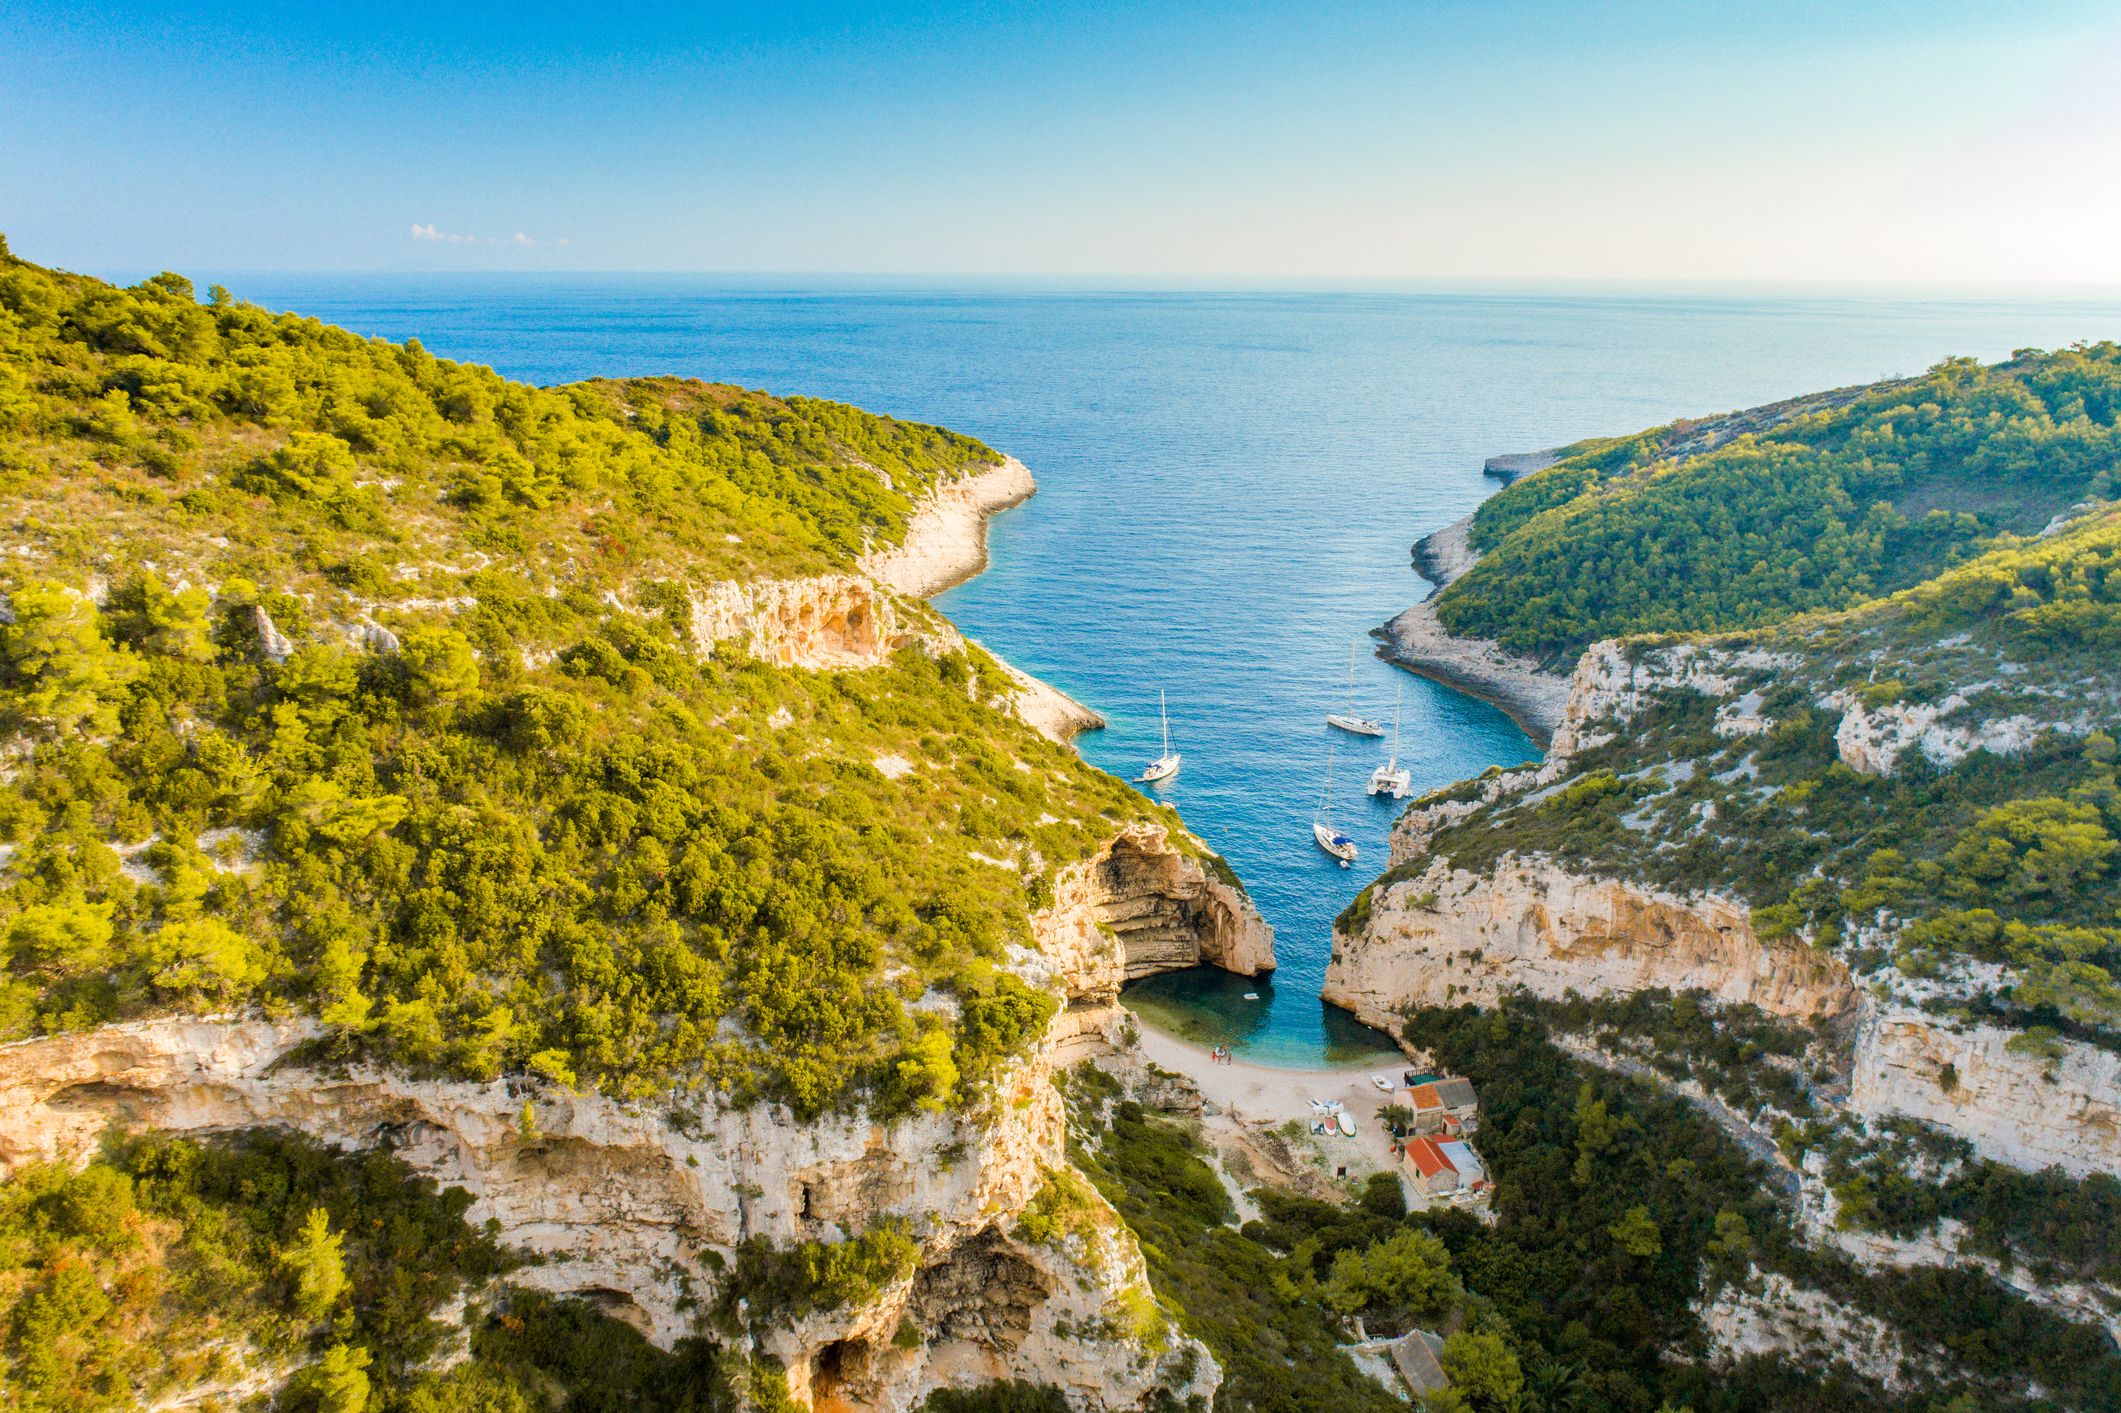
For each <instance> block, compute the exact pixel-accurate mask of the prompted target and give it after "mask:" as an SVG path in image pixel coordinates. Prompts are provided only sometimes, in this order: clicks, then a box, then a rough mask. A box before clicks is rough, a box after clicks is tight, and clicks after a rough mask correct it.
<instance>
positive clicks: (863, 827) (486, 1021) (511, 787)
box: [0, 259, 1196, 1117]
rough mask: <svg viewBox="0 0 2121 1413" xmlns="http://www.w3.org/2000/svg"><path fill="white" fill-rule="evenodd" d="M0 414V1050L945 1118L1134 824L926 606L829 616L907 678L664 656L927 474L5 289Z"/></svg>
mask: <svg viewBox="0 0 2121 1413" xmlns="http://www.w3.org/2000/svg"><path fill="white" fill-rule="evenodd" d="M0 367H4V368H6V369H8V370H10V373H11V377H12V381H11V383H10V384H9V386H10V387H11V388H13V389H14V390H15V391H14V393H13V394H12V396H13V401H11V402H9V403H8V406H9V408H10V409H11V410H10V412H9V414H8V416H9V419H10V420H9V422H8V425H7V426H6V428H5V429H4V432H0V452H4V458H0V512H4V514H5V515H6V516H7V518H8V521H9V523H10V525H11V526H13V527H14V533H13V536H12V539H13V542H14V543H16V544H17V545H18V546H19V547H20V549H21V553H20V554H17V555H12V556H10V557H9V558H8V560H7V564H6V567H5V569H4V572H0V589H4V590H5V592H6V594H7V596H8V602H9V604H10V606H11V607H12V610H13V621H12V622H11V623H9V624H7V625H5V627H4V628H0V734H6V735H8V736H9V737H10V739H11V741H12V743H13V747H14V748H15V749H17V750H18V751H19V756H18V764H17V768H15V769H14V770H13V772H12V773H11V776H10V779H9V781H8V782H7V783H5V784H4V785H0V842H5V843H8V844H11V845H14V846H15V847H16V849H17V850H18V852H16V854H15V856H14V859H13V866H12V867H11V868H10V869H9V870H8V871H7V873H6V875H5V877H4V878H0V1040H8V1039H15V1038H19V1037H22V1036H25V1035H33V1034H39V1033H46V1032H51V1031H55V1030H62V1029H67V1028H75V1027H82V1026H88V1025H94V1024H97V1023H100V1022H103V1021H108V1020H113V1019H118V1018H122V1017H126V1016H131V1015H137V1014H140V1013H143V1012H147V1011H153V1010H165V1009H172V1008H189V1009H199V1010H214V1011H225V1010H229V1009H233V1008H239V1007H242V1006H244V1005H266V1006H270V1007H275V1008H278V1007H284V1006H295V1007H301V1008H305V1009H308V1010H311V1011H313V1012H314V1013H315V1014H317V1015H318V1016H320V1017H321V1018H322V1019H323V1020H325V1021H326V1022H327V1024H328V1025H329V1026H330V1028H331V1032H332V1035H331V1040H330V1042H329V1044H328V1045H327V1046H326V1047H325V1050H326V1052H327V1053H329V1054H332V1055H337V1056H342V1057H350V1056H353V1055H356V1054H365V1055H369V1056H373V1057H375V1058H379V1059H384V1060H388V1061H390V1062H393V1063H396V1064H398V1065H400V1066H403V1067H406V1068H409V1069H412V1070H415V1071H421V1072H440V1073H449V1074H454V1075H462V1076H469V1077H474V1078H482V1079H484V1078H492V1077H494V1076H497V1075H500V1074H503V1073H527V1074H534V1075H538V1076H540V1077H542V1078H544V1079H547V1080H550V1081H552V1082H555V1083H559V1084H568V1085H582V1086H591V1087H597V1088H602V1089H606V1090H610V1091H613V1092H617V1093H620V1094H624V1095H628V1096H643V1095H647V1094H651V1093H655V1092H657V1091H660V1090H664V1089H668V1088H672V1087H687V1088H693V1089H697V1090H699V1091H701V1092H702V1093H703V1094H706V1095H710V1096H714V1097H717V1098H720V1099H725V1100H727V1101H729V1102H735V1103H745V1102H750V1101H753V1100H756V1099H759V1098H772V1099H776V1100H779V1101H782V1102H785V1103H786V1104H788V1105H789V1106H791V1107H792V1108H793V1109H795V1110H796V1111H798V1112H799V1113H801V1114H804V1115H809V1114H813V1113H816V1112H818V1111H819V1110H821V1109H824V1108H827V1107H831V1106H849V1105H855V1104H866V1105H867V1106H869V1107H870V1108H871V1109H872V1110H873V1111H874V1112H876V1113H878V1114H879V1115H880V1116H885V1117H889V1116H892V1115H896V1114H898V1113H902V1112H905V1111H907V1110H910V1109H913V1108H916V1107H929V1108H941V1107H955V1106H963V1105H968V1104H972V1103H975V1102H976V1101H977V1100H978V1099H979V1097H980V1095H981V1094H982V1093H983V1092H984V1091H985V1088H986V1085H987V1082H988V1081H989V1080H990V1079H991V1078H992V1076H993V1075H994V1074H995V1072H996V1071H997V1069H998V1068H999V1067H1000V1066H1002V1065H1003V1064H1004V1063H1005V1062H1006V1061H1007V1060H1008V1058H1009V1057H1010V1056H1012V1055H1014V1054H1017V1053H1020V1052H1021V1050H1022V1049H1023V1047H1024V1046H1025V1045H1026V1044H1028V1043H1029V1042H1030V1041H1031V1040H1032V1039H1034V1038H1035V1037H1036V1036H1037V1035H1038V1034H1039V1033H1040V1032H1041V1031H1042V1029H1043V1027H1044V1025H1045V1023H1046V1021H1047V1020H1048V1019H1049V1018H1050V1017H1051V1015H1052V1013H1053V1010H1054V1008H1055V1006H1056V1004H1057V1003H1056V1001H1055V1000H1054V998H1053V997H1051V996H1049V995H1047V994H1045V993H1043V992H1041V991H1039V990H1037V989H1035V988H1033V987H1029V986H1027V985H1025V984H1024V983H1023V982H1021V981H1020V980H1018V979H1017V978H1016V977H1015V976H1013V975H1010V974H1009V973H1008V971H1007V970H1006V967H1005V966H1004V965H1003V963H1004V962H1005V961H1006V958H1007V955H1008V949H1009V947H1010V946H1011V944H1014V943H1020V942H1024V941H1026V940H1027V938H1028V928H1027V923H1026V917H1027V913H1028V912H1029V910H1030V909H1031V908H1033V907H1034V906H1037V905H1038V904H1040V903H1042V902H1044V901H1049V900H1050V897H1051V892H1052V884H1053V878H1054V875H1055V873H1056V872H1057V870H1058V869H1060V868H1061V867H1063V866H1065V865H1067V864H1069V863H1071V862H1074V861H1077V860H1079V859H1081V858H1083V857H1085V856H1086V855H1087V854H1089V853H1090V852H1091V851H1093V850H1094V849H1095V848H1096V847H1098V846H1099V845H1100V844H1101V843H1102V842H1103V841H1104V840H1106V839H1107V838H1109V837H1110V835H1111V833H1112V831H1113V828H1114V826H1115V824H1117V823H1121V822H1125V821H1130V820H1142V819H1159V820H1161V821H1163V822H1165V823H1167V824H1171V825H1174V826H1175V824H1176V819H1175V816H1173V815H1172V814H1171V813H1170V812H1169V811H1168V810H1162V809H1159V808H1158V807H1155V806H1153V805H1151V804H1149V803H1147V802H1146V801H1143V800H1142V799H1141V798H1140V797H1139V796H1138V795H1137V794H1135V793H1134V792H1133V791H1130V790H1128V789H1126V788H1125V787H1124V786H1122V785H1120V784H1119V783H1118V782H1116V781H1113V780H1111V779H1110V778H1109V777H1106V776H1103V775H1101V774H1100V773H1098V772H1096V771H1093V770H1091V769H1090V768H1089V767H1088V766H1086V765H1084V764H1083V763H1082V762H1081V761H1080V760H1079V759H1078V758H1076V757H1075V755H1074V754H1073V753H1072V752H1070V751H1067V750H1065V749H1063V748H1061V747H1058V746H1055V745H1054V744H1053V743H1051V742H1049V741H1046V740H1044V739H1043V738H1041V737H1039V736H1038V735H1036V734H1035V733H1034V732H1032V731H1031V730H1030V729H1029V728H1027V727H1025V726H1024V725H1023V724H1022V723H1021V722H1019V721H1017V720H1015V719H1014V718H1013V717H1012V716H1010V715H1008V714H1007V713H1006V712H1004V711H1003V710H1000V709H999V706H1000V702H1001V697H1002V695H1003V694H1004V693H1006V692H1008V691H1010V690H1013V689H1012V688H1011V687H1010V685H1009V682H1008V678H1007V677H1006V675H1005V674H1004V672H1003V671H1002V669H1001V668H1000V666H999V665H998V664H997V663H995V662H994V660H993V659H992V658H989V657H988V656H987V655H986V654H984V653H982V652H980V651H979V650H978V649H977V648H976V647H971V646H966V647H964V648H962V649H956V648H954V647H953V646H952V639H951V638H950V637H949V635H948V632H947V628H946V626H945V625H943V624H941V623H940V621H939V620H937V619H935V618H934V616H933V614H932V613H931V612H930V611H929V610H928V609H926V608H925V607H924V606H922V605H918V604H913V603H896V604H894V605H877V606H875V607H874V608H873V609H868V610H864V609H862V608H861V607H860V606H859V605H856V606H855V607H853V608H851V609H849V610H848V612H849V614H850V615H852V620H850V622H849V624H848V625H847V628H846V631H847V632H848V633H849V634H850V635H854V636H856V637H859V635H860V633H861V632H862V631H864V630H865V628H874V627H875V626H876V625H875V624H874V623H867V622H866V621H853V620H859V619H860V616H861V614H862V613H864V612H868V613H871V614H872V615H881V614H884V613H887V612H888V613H892V614H895V615H897V616H898V617H899V618H900V619H901V620H903V622H904V624H905V626H906V630H907V634H908V635H909V636H911V635H914V634H923V633H932V635H933V636H932V640H931V641H929V642H926V643H910V644H909V645H907V646H905V647H903V648H902V649H901V650H900V651H899V652H898V653H897V655H896V657H894V658H892V659H891V660H889V661H888V662H885V663H883V664H882V665H879V666H874V667H871V668H867V669H865V670H848V671H841V672H816V671H804V670H798V669H794V668H786V667H777V666H771V665H769V664H767V663H765V662H763V661H759V660H756V659H754V658H753V657H751V656H750V655H749V654H748V652H747V651H746V650H745V648H744V647H743V646H742V645H741V644H739V643H737V642H735V641H732V640H728V639H724V640H723V641H721V642H719V643H717V644H714V645H712V646H711V647H710V646H708V645H707V644H706V643H705V642H704V640H703V639H702V638H701V637H699V636H696V633H695V623H694V614H695V605H696V604H698V603H705V602H707V601H708V600H709V599H711V598H712V596H713V595H714V594H715V593H717V592H721V591H722V590H726V589H727V588H728V587H729V584H728V581H730V580H732V579H733V580H739V581H742V580H753V579H758V578H762V577H770V578H776V579H783V578H788V577H792V576H798V575H807V574H815V573H818V572H821V571H828V570H846V569H850V568H852V567H854V566H855V564H856V561H857V557H858V556H859V555H860V554H861V553H862V552H863V551H864V550H865V549H867V548H869V547H872V546H875V545H879V544H888V543H891V542H893V541H895V540H897V539H899V538H900V537H902V536H903V533H904V529H905V525H906V522H907V517H908V515H909V514H910V512H911V510H912V507H913V505H914V504H915V502H916V500H917V499H918V498H919V497H920V496H921V495H922V494H923V493H924V492H925V491H926V490H927V489H928V488H930V487H932V486H933V485H935V484H936V483H937V482H938V481H939V480H940V479H943V478H945V477H948V476H953V475H957V474H960V473H963V472H965V471H968V470H973V469H977V468H979V467H981V466H983V465H986V464H990V463H992V462H994V461H995V460H997V459H998V458H997V456H996V454H995V453H993V452H992V451H990V450H989V449H987V448H985V447H983V446H981V445H980V444H979V443H977V442H975V441H972V440H970V439H969V438H964V437H959V436H956V435H954V434H952V433H948V432H945V431H942V430H940V429H937V428H933V427H923V426H917V425H914V424H908V423H900V422H896V421H893V420H891V419H889V418H879V417H874V416H871V415H869V414H867V413H863V412H859V411H857V410H855V409H853V408H848V407H842V406H839V405H837V404H832V403H825V402H818V401H815V400H810V399H791V400H787V401H782V400H778V399H774V398H771V397H767V396H764V395H763V394H757V393H750V392H744V391H742V390H739V389H735V388H725V387H713V386H708V385H704V384H698V383H689V382H681V381H678V380H675V379H652V380H647V381H641V382H630V383H615V382H597V383H590V384H583V385H578V386H574V387H568V388H559V389H539V388H531V387H526V386H523V385H521V384H517V383H511V382H508V381H506V380H504V379H501V378H499V377H497V376H496V375H494V374H493V373H492V372H490V371H488V370H485V369H480V368H473V367H468V366H463V365H458V364H452V363H447V362H443V361H440V360H437V359H435V358H433V357H432V356H431V355H429V354H427V353H426V352H425V350H423V349H421V348H420V347H419V346H418V345H417V344H405V345H394V344H389V343H385V342H383V341H380V340H369V339H361V338H357V337H355V336H353V335H351V334H349V333H346V332H344V331H343V330H338V329H333V328H329V327H327V326H325V325H322V324H319V323H317V322H316V321H314V320H305V319H301V318H297V317H294V316H291V315H272V314H269V313H267V312H266V311H264V310H262V309H258V308H255V307H253V306H249V305H245V304H242V303H240V302H238V301H235V300H233V299H229V298H226V297H224V296H223V295H216V296H215V297H214V299H213V302H212V303H210V304H207V305H201V304H199V303H198V302H196V301H195V300H194V299H193V298H192V294H191V289H190V286H189V285H188V284H186V283H185V282H184V281H182V280H180V279H178V278H176V277H175V276H167V277H160V278H158V279H156V280H153V281H149V282H147V283H145V284H143V285H141V286H137V287H135V288H132V289H129V290H121V289H114V288H112V287H110V286H108V285H104V284H101V283H98V282H96V281H93V280H87V279H82V278H79V277H76V276H71V275H65V274H61V273H58V272H54V271H48V270H42V269H39V268H37V267H34V266H30V265H27V264H24V263H22V262H20V261H15V260H12V259H0ZM97 583H101V584H105V585H109V586H110V589H109V592H108V593H107V594H105V595H104V597H103V599H102V601H101V602H100V603H98V602H96V601H94V600H92V599H91V598H90V597H89V596H88V594H87V593H86V590H87V589H88V588H90V587H91V586H92V585H93V584H97ZM717 586H720V588H719V589H718V587H717ZM699 611H700V612H703V613H704V612H707V610H706V609H704V608H702V609H700V610H699ZM831 611H832V610H830V609H827V610H823V611H821V612H822V613H824V614H825V615H826V616H829V613H830V612H831ZM830 627H831V625H830V624H829V623H828V624H826V625H824V628H821V631H824V630H825V629H826V628H830ZM886 757H896V758H898V759H899V760H902V761H905V762H906V763H907V764H908V765H909V766H910V767H911V769H912V771H913V773H912V774H911V775H909V776H904V777H894V776H891V775H887V774H886V773H884V771H883V770H881V769H880V768H879V764H878V763H879V762H880V761H882V760H883V759H885V758H886ZM1174 836H1175V837H1176V838H1177V839H1178V840H1179V843H1180V847H1184V848H1194V847H1196V846H1193V845H1191V844H1190V843H1189V842H1188V841H1186V839H1185V837H1184V836H1183V834H1182V832H1179V831H1176V830H1174ZM997 860H998V861H1000V863H999V865H997V863H996V862H995V861H997ZM915 1003H924V1004H921V1005H919V1006H916V1004H915Z"/></svg>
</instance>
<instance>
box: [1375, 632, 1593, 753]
mask: <svg viewBox="0 0 2121 1413" xmlns="http://www.w3.org/2000/svg"><path fill="white" fill-rule="evenodd" d="M1374 636H1376V637H1377V638H1378V639H1380V640H1381V641H1382V642H1383V643H1384V648H1383V652H1382V655H1383V657H1384V658H1385V660H1386V661H1387V662H1393V663H1397V664H1398V665H1399V666H1401V667H1404V668H1406V669H1407V670H1408V671H1410V672H1414V673H1418V674H1420V675H1421V676H1423V677H1427V678H1429V679H1430V680H1431V681H1435V682H1441V683H1443V684H1444V685H1445V686H1446V687H1455V688H1457V689H1458V690H1459V691H1461V692H1464V693H1465V694H1466V695H1468V696H1472V697H1478V698H1480V699H1481V700H1482V701H1484V702H1487V703H1489V704H1490V705H1492V706H1496V707H1499V708H1501V709H1502V710H1503V711H1505V712H1507V713H1509V715H1510V719H1511V720H1513V721H1515V722H1516V723H1517V724H1518V725H1519V726H1521V727H1523V728H1524V731H1525V734H1526V735H1528V736H1530V737H1531V738H1532V739H1533V740H1535V741H1538V742H1540V743H1541V744H1544V743H1545V742H1546V741H1547V740H1548V739H1549V738H1550V737H1552V736H1553V734H1554V731H1555V729H1556V728H1557V727H1558V726H1559V725H1560V724H1561V713H1562V709H1563V708H1564V707H1565V706H1566V705H1567V704H1568V699H1569V683H1568V679H1567V678H1565V677H1559V676H1556V675H1555V674H1553V673H1551V672H1546V671H1543V670H1542V669H1541V668H1540V666H1539V664H1538V663H1537V662H1535V661H1533V660H1532V659H1531V658H1527V657H1520V656H1519V655H1517V654H1516V653H1512V652H1508V651H1506V650H1505V649H1504V648H1503V647H1502V646H1501V644H1499V643H1496V642H1494V641H1492V640H1490V639H1487V638H1457V637H1453V636H1452V635H1451V634H1449V633H1447V632H1445V631H1444V626H1443V624H1442V622H1441V621H1439V620H1438V618H1437V617H1436V606H1435V605H1434V604H1433V603H1427V602H1423V603H1418V604H1415V605H1414V606H1413V607H1412V608H1410V609H1408V610H1407V611H1406V612H1405V613H1402V614H1400V615H1399V617H1397V618H1395V619H1393V620H1392V621H1391V622H1390V623H1387V624H1386V625H1385V626H1384V627H1382V628H1380V629H1377V630H1376V632H1375V635H1374Z"/></svg>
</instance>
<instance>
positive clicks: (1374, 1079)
mask: <svg viewBox="0 0 2121 1413" xmlns="http://www.w3.org/2000/svg"><path fill="white" fill-rule="evenodd" d="M1370 1083H1372V1084H1374V1085H1376V1086H1377V1087H1378V1089H1379V1090H1381V1091H1383V1092H1384V1093H1386V1094H1390V1093H1391V1092H1392V1081H1391V1080H1389V1079H1386V1078H1385V1077H1384V1076H1383V1075H1381V1074H1373V1075H1371V1076H1370Z"/></svg>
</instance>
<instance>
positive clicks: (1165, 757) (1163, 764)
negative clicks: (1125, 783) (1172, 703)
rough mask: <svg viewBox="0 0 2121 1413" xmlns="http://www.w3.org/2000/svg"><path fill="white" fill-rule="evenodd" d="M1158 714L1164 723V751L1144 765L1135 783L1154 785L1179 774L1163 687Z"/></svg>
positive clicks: (1157, 701)
mask: <svg viewBox="0 0 2121 1413" xmlns="http://www.w3.org/2000/svg"><path fill="white" fill-rule="evenodd" d="M1156 714H1157V715H1158V716H1159V717H1161V718H1162V719H1163V723H1164V753H1163V754H1162V755H1160V756H1158V757H1157V758H1156V759H1155V760H1152V761H1150V762H1149V763H1148V764H1147V765H1145V766H1143V767H1142V773H1141V774H1139V775H1137V776H1135V777H1134V780H1135V783H1136V784H1139V785H1154V784H1155V783H1156V782H1157V781H1159V780H1169V779H1170V778H1171V777H1172V776H1174V775H1176V774H1178V762H1179V756H1178V752H1177V751H1174V750H1172V749H1171V713H1170V710H1169V709H1168V708H1167V707H1166V706H1165V705H1164V694H1163V691H1162V689H1161V688H1159V689H1158V690H1157V693H1156Z"/></svg>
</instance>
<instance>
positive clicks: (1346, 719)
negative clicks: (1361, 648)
mask: <svg viewBox="0 0 2121 1413" xmlns="http://www.w3.org/2000/svg"><path fill="white" fill-rule="evenodd" d="M1326 725H1328V726H1338V727H1339V728H1340V729H1341V730H1343V731H1352V732H1354V733H1355V734H1356V735H1358V736H1382V735H1384V734H1385V729H1384V727H1382V726H1379V725H1378V724H1377V723H1376V722H1374V721H1372V720H1370V718H1369V717H1367V716H1357V715H1356V714H1355V644H1354V643H1352V642H1351V643H1349V644H1348V706H1347V710H1345V711H1333V712H1327V713H1326Z"/></svg>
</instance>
